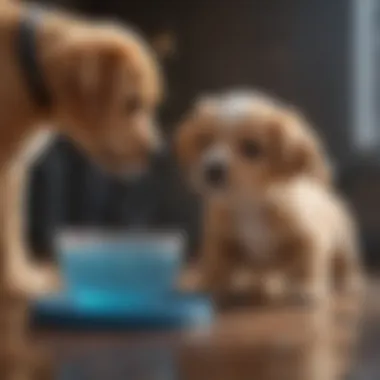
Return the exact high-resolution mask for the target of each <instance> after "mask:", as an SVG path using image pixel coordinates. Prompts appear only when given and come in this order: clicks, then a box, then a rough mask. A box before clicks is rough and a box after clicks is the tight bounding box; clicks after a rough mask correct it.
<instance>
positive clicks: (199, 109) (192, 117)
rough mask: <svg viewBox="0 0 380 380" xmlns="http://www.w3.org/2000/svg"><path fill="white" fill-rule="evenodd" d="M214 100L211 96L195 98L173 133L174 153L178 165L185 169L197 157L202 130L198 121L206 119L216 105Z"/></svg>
mask: <svg viewBox="0 0 380 380" xmlns="http://www.w3.org/2000/svg"><path fill="white" fill-rule="evenodd" d="M215 102H216V100H215V98H214V97H212V96H203V97H202V98H200V99H199V100H197V101H196V102H195V103H194V105H193V106H192V108H191V109H190V111H188V113H187V114H186V115H185V117H184V118H183V120H182V122H180V124H179V126H178V128H177V131H176V132H175V134H174V139H173V144H174V151H175V155H176V157H177V158H178V161H179V163H180V165H181V166H182V167H183V168H184V169H185V170H186V169H187V168H188V167H189V166H190V165H191V163H193V162H194V160H195V159H196V158H197V157H196V156H197V155H198V154H199V148H200V146H199V145H200V144H199V143H200V141H199V140H200V139H202V137H204V136H202V132H201V131H200V128H199V125H198V123H201V120H204V119H206V118H207V117H208V116H209V115H210V112H212V110H213V109H214V107H215V106H216V103H215Z"/></svg>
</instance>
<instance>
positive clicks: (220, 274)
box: [201, 237, 236, 304]
mask: <svg viewBox="0 0 380 380" xmlns="http://www.w3.org/2000/svg"><path fill="white" fill-rule="evenodd" d="M201 254H202V257H201V287H202V289H203V290H205V291H206V292H210V293H211V294H212V296H213V298H214V300H215V302H216V303H218V304H220V303H223V302H224V301H225V300H226V298H227V296H228V293H229V291H230V290H231V280H232V274H233V272H234V269H235V267H236V265H235V264H236V260H235V259H234V257H235V256H236V254H234V252H232V251H231V244H229V243H228V242H227V241H225V240H224V239H218V238H217V237H213V238H210V237H208V240H206V241H205V244H204V246H203V250H202V253H201Z"/></svg>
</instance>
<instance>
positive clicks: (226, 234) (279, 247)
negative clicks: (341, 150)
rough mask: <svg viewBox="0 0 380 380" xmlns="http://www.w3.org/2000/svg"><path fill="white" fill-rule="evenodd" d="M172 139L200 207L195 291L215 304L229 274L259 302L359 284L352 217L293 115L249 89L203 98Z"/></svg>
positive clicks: (315, 142) (319, 151) (312, 137)
mask: <svg viewBox="0 0 380 380" xmlns="http://www.w3.org/2000/svg"><path fill="white" fill-rule="evenodd" d="M175 141H176V150H177V152H178V156H179V160H180V163H181V165H182V167H183V168H184V170H185V171H186V175H187V176H188V177H189V179H190V181H191V183H192V185H193V186H194V187H195V189H196V190H197V191H198V192H199V193H200V194H201V196H202V198H203V201H204V216H203V225H204V237H203V247H202V251H201V258H200V276H201V286H202V287H203V289H205V290H207V291H211V292H212V293H213V294H214V295H215V297H216V298H217V299H221V298H223V297H224V296H225V295H227V294H228V292H229V291H230V290H231V281H232V278H233V276H234V275H235V274H236V272H237V270H238V269H239V268H243V269H244V270H245V271H248V273H249V274H250V276H251V278H252V279H255V280H258V285H259V287H260V289H261V290H262V291H263V293H264V294H265V295H267V296H269V297H279V296H281V297H285V298H287V297H290V298H291V299H292V300H301V301H314V300H318V299H321V298H323V297H325V296H327V295H328V294H330V292H331V291H332V289H333V288H334V287H338V288H340V289H342V290H347V291H348V290H349V291H351V290H354V289H356V288H357V287H358V286H359V284H360V283H361V269H360V264H359V249H358V243H357V237H356V230H355V226H354V223H353V219H352V217H351V216H350V213H349V212H348V210H347V208H346V206H345V204H344V203H343V201H342V200H341V197H340V196H339V195H337V193H336V192H335V190H334V188H333V185H332V181H331V174H330V166H329V163H328V162H327V159H326V155H325V153H324V151H323V148H322V146H321V143H320V141H319V139H318V137H317V136H316V134H315V132H314V131H313V130H312V129H311V127H310V126H309V125H308V123H307V122H306V120H305V119H304V118H303V117H302V116H301V115H300V114H299V113H298V112H297V111H295V110H294V109H293V108H291V107H290V106H287V105H285V104H282V103H281V102H279V101H276V100H274V99H272V98H271V97H268V96H265V95H263V94H261V93H256V92H238V91H237V92H231V93H226V94H222V95H219V96H210V97H206V98H203V99H201V100H200V101H198V102H197V103H196V105H195V106H194V108H193V110H192V111H191V112H190V114H189V115H188V116H187V117H186V118H185V120H184V121H183V123H182V124H181V125H180V127H179V129H178V132H177V136H176V140H175ZM256 285H257V283H256Z"/></svg>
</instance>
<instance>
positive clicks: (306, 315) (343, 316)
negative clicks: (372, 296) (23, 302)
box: [6, 305, 360, 380]
mask: <svg viewBox="0 0 380 380" xmlns="http://www.w3.org/2000/svg"><path fill="white" fill-rule="evenodd" d="M343 306H344V305H343ZM351 306H352V305H351ZM351 306H350V307H347V305H346V306H344V307H342V306H340V307H339V311H337V310H336V308H335V307H332V306H331V305H330V306H329V307H325V308H320V309H318V310H314V311H311V310H286V309H284V310H260V309H258V310H241V311H234V312H231V313H230V314H226V315H224V316H222V317H221V318H220V321H218V322H217V323H216V324H215V326H214V327H213V328H212V330H211V331H207V332H188V333H186V334H184V333H182V334H175V333H170V334H161V335H159V336H157V335H151V334H148V333H147V334H143V335H136V334H132V335H129V336H127V335H125V334H121V333H120V334H107V335H99V334H96V335H88V334H87V335H85V336H81V337H79V336H77V335H76V334H73V335H71V336H68V335H65V334H63V335H62V334H60V335H59V336H56V335H54V334H48V335H47V338H48V339H46V336H45V338H44V340H46V341H49V340H50V344H53V347H54V352H55V358H56V360H55V373H56V374H55V377H54V379H59V380H87V379H88V380H111V379H112V380H127V379H131V380H135V379H138V380H172V379H173V380H174V379H176V380H177V379H178V380H180V379H181V380H182V379H184V380H203V379H204V380H245V379H247V380H252V379H255V380H272V379H273V380H278V379H281V380H288V379H289V380H298V379H300V380H305V379H307V380H340V379H343V378H344V377H345V375H346V372H347V370H348V369H350V368H351V367H352V363H353V355H354V356H356V354H355V344H354V343H355V342H356V339H357V332H358V327H357V322H358V320H359V316H360V313H358V309H357V308H352V307H351ZM51 379H52V380H53V378H51ZM6 380H8V379H6ZM12 380H13V379H12ZM38 380H42V378H41V379H38ZM44 380H45V379H44Z"/></svg>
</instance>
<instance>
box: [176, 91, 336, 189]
mask: <svg viewBox="0 0 380 380" xmlns="http://www.w3.org/2000/svg"><path fill="white" fill-rule="evenodd" d="M176 150H177V152H178V153H177V154H178V156H179V159H180V163H181V164H182V165H183V167H184V168H185V170H186V171H187V172H188V174H189V176H190V178H191V181H192V182H193V184H194V185H195V187H196V188H197V189H198V190H199V191H200V192H201V193H203V194H205V195H219V196H228V195H231V194H235V195H236V194H242V195H243V194H244V193H247V194H250V195H251V194H253V195H255V194H256V195H258V196H259V195H260V194H263V193H264V192H265V191H266V190H267V189H268V188H269V187H270V186H271V185H273V184H274V183H276V182H278V181H286V180H288V179H290V178H294V177H296V176H308V177H310V178H313V179H315V180H316V181H319V182H321V183H324V184H327V183H328V182H329V170H328V168H329V167H328V165H327V163H326V162H325V156H324V154H323V152H322V151H321V147H320V144H319V141H318V138H317V136H315V134H314V133H313V131H312V130H311V128H310V127H309V126H308V125H307V123H306V121H305V120H304V119H303V118H302V117H301V116H300V115H299V114H298V113H297V112H295V111H294V110H293V109H291V108H290V107H288V106H286V105H283V104H281V103H277V102H276V101H274V100H273V99H271V98H269V97H266V96H264V95H262V94H257V93H231V94H226V95H222V96H216V97H210V98H208V99H203V100H201V101H200V102H198V103H197V104H196V105H195V107H194V109H193V110H192V111H191V112H190V115H189V116H188V117H187V118H186V119H185V120H184V122H183V123H182V125H180V127H179V130H178V132H177V136H176Z"/></svg>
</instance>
